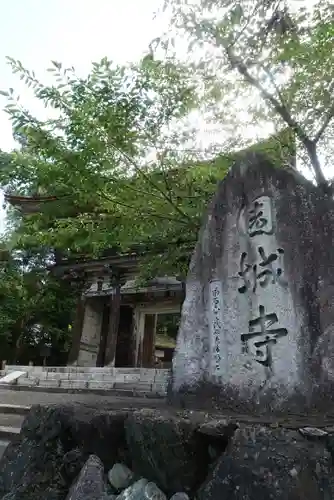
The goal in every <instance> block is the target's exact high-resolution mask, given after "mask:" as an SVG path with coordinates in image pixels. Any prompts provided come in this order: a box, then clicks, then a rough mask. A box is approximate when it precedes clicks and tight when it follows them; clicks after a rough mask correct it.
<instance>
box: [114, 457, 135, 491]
mask: <svg viewBox="0 0 334 500" xmlns="http://www.w3.org/2000/svg"><path fill="white" fill-rule="evenodd" d="M133 477H134V475H133V472H132V471H131V470H130V469H129V468H128V467H127V466H126V465H124V464H119V463H117V464H115V465H114V466H113V468H112V469H110V471H109V472H108V479H109V482H110V484H111V485H112V486H113V487H114V488H115V489H116V490H123V489H125V488H128V486H130V484H131V482H132V481H133Z"/></svg>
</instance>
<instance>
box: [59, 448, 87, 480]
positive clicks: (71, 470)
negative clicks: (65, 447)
mask: <svg viewBox="0 0 334 500" xmlns="http://www.w3.org/2000/svg"><path fill="white" fill-rule="evenodd" d="M87 458H88V456H87V454H86V453H84V452H83V451H82V450H80V448H73V450H70V451H68V452H67V453H66V454H65V455H64V458H63V473H64V476H65V477H66V478H67V479H68V480H73V479H75V478H76V476H78V474H79V473H80V471H81V469H82V467H83V466H84V465H85V463H86V460H87Z"/></svg>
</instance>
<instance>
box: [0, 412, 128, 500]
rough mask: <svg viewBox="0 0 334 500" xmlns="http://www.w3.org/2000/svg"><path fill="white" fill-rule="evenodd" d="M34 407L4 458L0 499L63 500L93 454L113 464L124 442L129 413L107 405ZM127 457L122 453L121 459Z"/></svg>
mask: <svg viewBox="0 0 334 500" xmlns="http://www.w3.org/2000/svg"><path fill="white" fill-rule="evenodd" d="M101 406H102V408H104V409H102V408H101V407H100V408H99V405H98V404H96V405H94V407H93V408H92V407H89V406H87V405H67V406H44V407H42V406H35V407H33V408H32V410H31V411H30V413H29V414H28V415H27V417H26V418H25V420H24V422H23V425H22V430H21V434H20V436H18V438H17V439H15V440H14V441H13V442H12V443H10V444H9V446H8V447H7V449H6V450H5V452H4V454H3V456H2V458H1V460H0V498H1V495H5V494H7V495H9V496H6V500H9V499H10V500H21V499H22V498H24V500H30V499H35V498H36V496H38V495H39V496H41V497H42V498H43V499H46V500H49V499H50V500H58V499H64V498H65V494H66V493H67V491H68V488H69V486H70V485H71V482H72V480H73V478H74V477H75V475H76V474H77V473H78V471H79V470H80V468H81V467H82V465H83V463H84V462H85V460H86V459H87V458H88V456H89V455H90V454H95V455H97V456H98V457H99V458H100V459H101V460H102V461H103V463H104V465H105V467H106V468H107V469H108V468H111V467H112V466H113V464H114V463H115V462H116V461H119V458H120V457H119V455H118V453H120V454H121V452H122V446H124V444H125V431H124V420H125V418H126V417H127V411H115V410H114V411H112V410H111V411H108V405H106V404H104V403H103V404H102V405H101ZM122 458H123V457H122Z"/></svg>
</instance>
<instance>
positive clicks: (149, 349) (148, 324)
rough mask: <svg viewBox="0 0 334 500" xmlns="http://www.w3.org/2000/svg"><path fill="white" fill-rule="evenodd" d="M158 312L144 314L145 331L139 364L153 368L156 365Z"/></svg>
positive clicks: (141, 342)
mask: <svg viewBox="0 0 334 500" xmlns="http://www.w3.org/2000/svg"><path fill="white" fill-rule="evenodd" d="M156 327H157V314H145V315H144V331H143V333H142V335H143V336H142V338H141V340H140V347H139V356H138V366H142V367H144V368H152V367H153V366H154V352H155V333H156Z"/></svg>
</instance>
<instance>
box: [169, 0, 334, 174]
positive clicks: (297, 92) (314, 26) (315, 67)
mask: <svg viewBox="0 0 334 500" xmlns="http://www.w3.org/2000/svg"><path fill="white" fill-rule="evenodd" d="M165 3H166V4H168V7H169V11H170V12H171V14H172V25H173V26H172V27H174V28H177V30H178V33H180V32H181V34H182V36H183V39H184V40H187V41H188V42H189V48H188V52H189V53H188V56H189V59H190V61H191V63H192V67H193V68H194V71H195V72H196V75H197V77H198V78H199V79H200V80H201V81H202V82H203V85H204V88H205V95H204V98H203V103H204V104H203V108H204V110H205V111H206V114H207V115H208V112H209V113H210V118H211V119H213V120H215V122H216V123H217V125H220V126H221V128H222V134H223V133H224V135H225V136H226V135H227V133H230V135H231V138H232V137H235V136H236V133H238V141H239V142H242V141H243V142H244V143H245V137H247V136H248V137H249V136H250V135H251V134H250V133H249V128H250V127H252V128H253V127H254V125H255V126H256V128H257V130H258V131H259V133H260V134H262V135H263V134H264V133H265V130H267V129H268V128H271V129H273V127H275V128H276V129H278V130H279V129H281V128H283V127H286V126H289V127H290V128H291V130H292V131H293V133H294V134H295V136H296V139H297V141H298V142H299V143H300V145H301V147H302V148H303V149H302V150H301V153H302V156H303V160H304V163H305V164H306V165H308V166H310V167H311V168H312V170H313V173H314V175H315V178H316V180H317V182H318V183H319V184H323V183H325V178H324V175H323V174H322V171H321V169H320V168H319V165H320V162H319V154H321V155H322V159H323V160H325V161H326V159H327V157H328V158H330V156H331V154H332V152H333V145H332V144H333V141H332V140H331V137H332V135H333V132H334V129H333V117H334V107H333V104H332V103H333V98H334V94H333V92H334V84H333V82H334V55H333V54H334V52H333V36H334V16H333V6H332V4H331V2H329V1H328V0H316V1H315V2H311V3H309V2H307V1H305V2H304V1H298V2H295V1H294V0H290V1H288V2H285V1H283V0H278V1H277V0H256V1H255V0H242V1H237V0H227V1H225V0H224V1H219V2H214V1H211V0H200V1H197V0H183V1H182V2H180V1H178V0H169V1H168V0H167V1H166V2H165ZM184 35H185V36H184ZM170 37H175V29H174V30H173V29H171V30H170V31H169V33H168V34H167V35H166V37H165V40H164V41H166V39H167V41H168V39H169V38H170ZM193 54H195V56H194V57H193ZM217 89H219V92H217ZM241 112H242V118H241V116H240V115H241ZM245 123H246V125H245ZM226 129H227V130H226ZM254 133H255V131H254ZM246 140H247V139H246ZM310 144H312V147H311V148H310ZM311 150H312V154H311V153H310V151H311ZM315 150H316V151H315ZM319 152H320V153H319ZM314 153H315V154H314ZM324 166H326V165H324Z"/></svg>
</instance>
